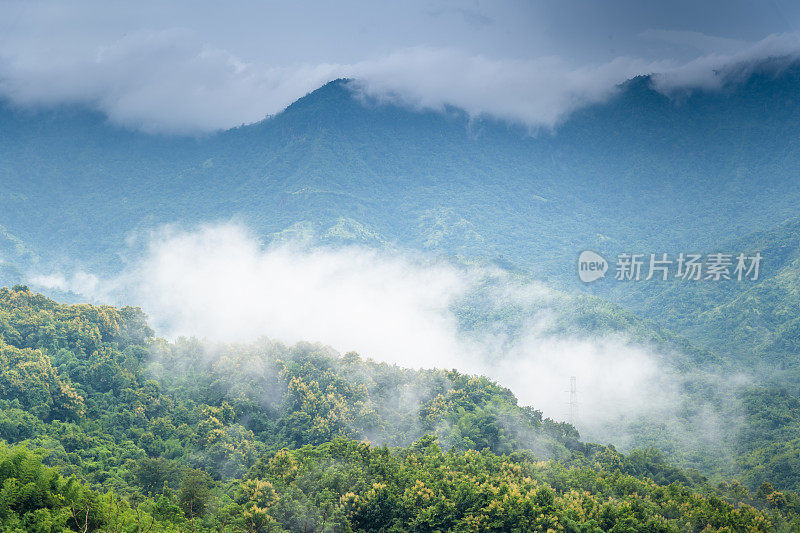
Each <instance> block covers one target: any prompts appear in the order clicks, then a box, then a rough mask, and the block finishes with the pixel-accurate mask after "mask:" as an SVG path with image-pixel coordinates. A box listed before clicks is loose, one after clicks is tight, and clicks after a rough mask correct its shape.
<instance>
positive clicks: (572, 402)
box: [569, 376, 578, 426]
mask: <svg viewBox="0 0 800 533" xmlns="http://www.w3.org/2000/svg"><path fill="white" fill-rule="evenodd" d="M577 382H578V380H577V378H576V377H575V376H570V378H569V423H570V424H571V425H573V426H574V425H575V424H576V423H577V422H578V383H577Z"/></svg>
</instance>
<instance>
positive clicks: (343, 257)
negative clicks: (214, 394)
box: [33, 224, 678, 434]
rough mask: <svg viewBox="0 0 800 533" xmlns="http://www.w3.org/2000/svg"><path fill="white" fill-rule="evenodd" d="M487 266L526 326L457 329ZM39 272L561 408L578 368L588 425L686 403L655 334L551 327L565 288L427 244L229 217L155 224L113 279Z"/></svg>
mask: <svg viewBox="0 0 800 533" xmlns="http://www.w3.org/2000/svg"><path fill="white" fill-rule="evenodd" d="M487 278H488V279H491V280H493V283H492V284H491V286H492V288H491V289H490V291H489V296H490V299H491V301H492V303H493V304H497V305H504V304H522V305H524V306H528V307H529V308H535V309H537V310H538V312H537V313H536V314H531V315H530V316H531V317H532V318H530V320H529V321H528V323H527V324H525V325H524V327H523V333H522V334H520V335H515V336H513V337H510V336H509V335H508V334H507V333H504V332H503V330H502V328H499V329H498V328H491V327H488V328H483V329H481V330H479V331H471V332H468V331H464V329H463V328H461V327H459V323H458V316H457V313H456V311H455V310H454V304H457V303H458V302H459V300H460V299H461V298H463V297H464V296H465V295H468V294H469V293H470V291H472V290H474V289H475V288H476V286H478V285H479V284H480V283H481V280H486V279H487ZM33 281H34V283H35V284H39V285H40V286H47V287H51V288H58V289H61V290H69V289H71V290H74V291H78V292H81V293H83V294H84V295H87V296H92V297H94V298H96V299H98V300H100V301H104V302H109V301H111V302H117V303H118V304H131V303H132V302H135V303H136V304H137V305H141V306H142V307H143V308H144V310H145V311H146V312H147V313H148V314H149V315H150V316H151V319H152V322H153V325H154V326H155V327H156V329H157V331H158V332H159V333H160V334H162V335H164V334H166V335H168V336H173V337H174V336H178V335H184V336H197V337H200V338H206V339H209V340H213V341H237V342H244V341H248V340H255V339H257V338H259V337H261V336H267V337H270V338H272V339H276V340H280V341H283V342H286V343H295V342H298V341H312V342H317V341H318V342H322V343H324V344H327V345H330V346H332V347H333V348H334V349H336V350H338V351H340V352H345V351H350V350H354V351H357V352H359V353H360V354H362V356H364V357H370V358H373V359H375V360H379V361H385V362H389V363H396V364H398V365H401V366H405V367H416V368H432V367H438V368H457V369H458V370H460V371H464V372H469V373H479V374H484V375H488V376H490V377H493V378H495V379H497V380H498V381H499V382H500V383H501V384H503V385H504V386H507V387H509V388H511V389H512V390H513V391H514V393H515V394H516V395H517V396H518V397H519V398H520V400H521V401H522V402H523V403H524V404H526V405H532V406H534V407H536V408H538V409H542V410H543V411H544V413H545V414H546V415H548V416H551V417H553V418H556V419H561V420H563V419H566V416H567V412H568V407H567V400H568V395H567V394H566V390H567V389H568V384H569V378H570V376H576V377H577V380H578V386H579V390H580V416H581V420H582V423H581V424H579V425H580V427H582V428H583V429H584V430H586V429H591V428H592V427H597V428H600V427H602V426H604V425H605V424H606V423H610V422H612V421H617V420H618V419H619V418H620V417H622V418H627V419H631V418H633V417H637V416H641V415H651V416H653V417H666V416H667V413H669V412H674V410H675V409H677V406H678V404H677V390H676V387H677V382H676V381H675V380H674V378H673V377H670V374H669V372H668V371H666V370H665V368H664V365H663V361H662V360H661V359H660V357H659V356H658V355H657V354H656V353H654V352H653V351H652V350H651V349H650V348H648V347H647V346H642V345H637V344H635V343H632V342H630V341H628V340H626V339H624V338H622V337H616V336H609V337H601V338H579V337H576V336H568V335H563V334H554V333H552V329H551V328H550V327H549V326H550V324H551V318H552V317H553V316H557V315H558V313H559V312H560V309H559V305H560V304H558V303H557V302H558V301H559V300H560V299H559V298H558V296H557V295H556V294H555V293H553V292H552V291H550V290H549V289H547V288H546V287H545V286H543V285H541V284H538V283H521V282H518V281H517V282H515V281H512V280H510V279H509V278H508V277H506V276H505V275H504V274H503V273H502V272H498V271H492V270H487V269H483V268H464V267H460V266H456V265H453V264H451V263H447V262H443V261H439V260H430V259H427V258H425V257H423V256H419V255H408V254H400V253H397V252H387V251H378V250H370V249H364V248H361V247H355V246H354V247H345V248H328V247H300V246H295V245H291V244H290V245H286V244H283V245H275V246H269V247H263V246H261V245H260V244H259V242H258V239H256V238H255V237H254V236H252V235H250V234H249V233H248V232H247V230H246V229H245V228H243V227H241V226H238V225H232V224H225V225H213V226H204V227H201V228H200V229H197V230H195V231H178V230H169V229H166V230H163V231H161V232H158V233H156V234H155V235H154V236H153V237H152V240H151V241H150V242H149V245H148V246H147V251H146V253H145V254H144V255H143V256H142V257H141V259H139V260H136V262H135V263H134V264H132V265H130V268H129V269H128V270H127V271H126V272H125V273H123V274H122V275H120V276H119V277H117V278H114V279H111V280H101V279H98V278H96V277H93V276H91V275H87V274H85V273H79V274H77V275H73V276H68V277H65V276H63V275H51V276H46V277H38V278H35V279H34V280H33ZM549 331H550V332H549ZM589 434H591V431H589Z"/></svg>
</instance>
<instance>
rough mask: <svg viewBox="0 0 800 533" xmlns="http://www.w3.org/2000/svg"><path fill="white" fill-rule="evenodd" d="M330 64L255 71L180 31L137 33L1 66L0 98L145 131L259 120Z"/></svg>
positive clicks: (314, 82) (327, 74) (326, 76)
mask: <svg viewBox="0 0 800 533" xmlns="http://www.w3.org/2000/svg"><path fill="white" fill-rule="evenodd" d="M339 70H340V69H339V68H338V67H336V66H334V65H327V64H320V65H313V66H309V65H306V66H304V65H301V66H296V67H291V68H266V69H262V68H258V67H256V66H254V65H252V64H248V63H246V62H244V61H242V60H241V59H239V58H237V57H235V56H234V55H232V54H229V53H227V52H225V51H223V50H219V49H215V48H212V47H209V46H207V45H205V44H203V43H202V42H201V41H199V40H198V39H197V38H196V37H195V36H194V35H193V34H192V33H191V32H188V31H186V30H177V29H174V30H164V31H138V32H135V33H133V34H130V35H127V36H125V37H123V38H122V39H120V40H118V41H116V42H114V43H112V44H110V45H107V46H103V47H100V48H98V49H96V50H94V51H93V53H91V54H85V55H78V56H77V57H62V56H60V55H59V54H55V55H49V54H47V55H37V56H35V57H34V58H30V57H28V58H27V59H26V60H25V61H18V60H15V59H14V58H8V57H6V58H3V59H2V60H0V94H3V95H5V96H6V97H7V98H9V99H10V100H11V101H12V102H14V103H16V104H20V105H24V106H37V105H38V106H42V105H44V106H54V105H59V104H62V103H78V104H86V105H89V106H91V107H93V108H96V109H98V110H99V111H102V112H104V113H105V114H107V115H108V117H109V119H110V120H111V121H112V122H115V123H117V124H122V125H125V126H128V127H132V128H136V129H141V130H144V131H147V132H167V133H197V132H207V131H214V130H218V129H223V128H228V127H232V126H236V125H240V124H243V123H251V122H255V121H258V120H260V119H262V118H264V117H265V116H267V115H269V114H272V113H276V112H278V111H280V110H282V109H284V108H285V107H286V106H287V105H289V104H290V103H291V102H292V101H294V100H296V99H297V98H298V97H299V96H302V95H304V94H306V93H308V92H310V91H312V90H313V89H316V88H317V87H319V86H320V85H322V84H323V83H325V82H326V81H329V80H330V79H333V78H335V77H337V73H338V72H339Z"/></svg>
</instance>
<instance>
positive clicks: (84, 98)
mask: <svg viewBox="0 0 800 533" xmlns="http://www.w3.org/2000/svg"><path fill="white" fill-rule="evenodd" d="M798 24H800V4H798V3H790V2H782V1H764V2H755V1H710V2H702V1H693V2H683V1H678V2H653V1H641V0H640V1H633V0H626V1H621V0H617V1H609V2H601V1H598V0H594V1H569V0H559V1H503V0H495V1H492V2H479V1H467V2H451V1H416V0H410V1H404V2H399V1H398V2H377V1H350V0H345V1H339V2H335V3H334V2H305V1H299V2H297V1H295V2H241V1H239V2H237V1H233V2H224V3H223V2H205V1H199V2H198V1H194V2H155V1H147V0H145V1H137V2H118V1H111V2H109V1H103V2H70V3H65V2H35V1H34V2H30V1H24V2H23V1H16V0H4V1H0V95H2V96H4V97H5V98H6V99H8V100H10V101H12V102H13V103H15V104H17V105H20V106H53V105H59V104H62V103H83V104H86V105H88V106H90V107H93V108H95V109H98V110H100V111H103V112H105V113H106V114H107V115H108V116H109V118H110V119H111V120H112V121H114V122H117V123H120V124H123V125H126V126H130V127H134V128H141V129H144V130H148V131H166V132H175V133H195V132H202V131H211V130H215V129H220V128H227V127H231V126H235V125H238V124H241V123H249V122H254V121H257V120H259V119H261V118H263V117H264V116H266V115H269V114H274V113H277V112H279V111H281V110H282V109H283V108H285V106H286V105H288V104H290V103H291V102H292V101H294V100H295V99H297V98H298V97H300V96H302V95H304V94H306V93H307V92H309V91H311V90H313V89H315V88H317V87H319V86H320V85H322V84H323V83H325V82H326V81H329V80H330V79H334V78H336V77H341V76H346V77H352V78H357V79H358V80H360V84H359V85H358V86H357V88H358V90H361V91H364V92H368V93H370V94H371V95H373V96H377V97H381V98H390V99H392V100H395V101H399V102H401V103H404V104H406V105H410V106H414V107H422V108H433V109H436V108H441V107H442V106H444V105H454V106H457V107H461V108H463V109H465V110H466V111H467V112H469V113H470V114H473V115H475V116H492V117H496V118H501V119H505V120H509V121H513V122H519V123H523V124H527V125H529V126H531V127H533V128H539V127H545V128H552V127H555V126H557V124H558V123H559V122H560V121H562V120H564V119H565V118H566V117H567V116H569V113H570V112H572V111H573V110H575V109H577V108H579V107H581V106H584V105H591V104H592V103H595V102H598V101H603V100H604V99H606V98H608V97H609V96H610V95H611V94H613V92H614V90H615V87H616V85H617V84H618V83H620V82H621V81H624V80H625V79H627V78H629V77H632V76H635V75H638V74H649V73H660V74H661V75H662V76H661V78H660V81H659V85H658V86H659V87H660V88H662V89H663V90H665V91H668V90H671V89H674V88H676V87H678V88H680V87H705V88H714V86H715V85H716V84H718V81H715V80H714V79H712V78H710V77H709V76H711V75H712V73H713V71H714V70H720V69H721V68H722V69H724V67H725V66H727V65H729V64H731V63H737V62H741V61H749V60H753V59H759V58H762V57H767V56H772V55H780V56H794V55H796V54H797V52H798V51H800V44H799V43H800V37H799V36H798V33H797V31H798V27H799V26H798Z"/></svg>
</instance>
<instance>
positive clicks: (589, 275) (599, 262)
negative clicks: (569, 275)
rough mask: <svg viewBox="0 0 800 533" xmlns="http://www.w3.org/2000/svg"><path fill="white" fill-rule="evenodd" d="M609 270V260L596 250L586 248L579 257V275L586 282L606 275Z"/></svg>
mask: <svg viewBox="0 0 800 533" xmlns="http://www.w3.org/2000/svg"><path fill="white" fill-rule="evenodd" d="M607 270H608V262H607V261H606V260H605V259H604V258H603V256H602V255H600V254H598V253H596V252H593V251H591V250H584V251H583V252H581V255H580V256H579V257H578V277H579V278H581V281H582V282H584V283H591V282H593V281H596V280H598V279H600V278H603V277H605V275H606V271H607Z"/></svg>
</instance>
